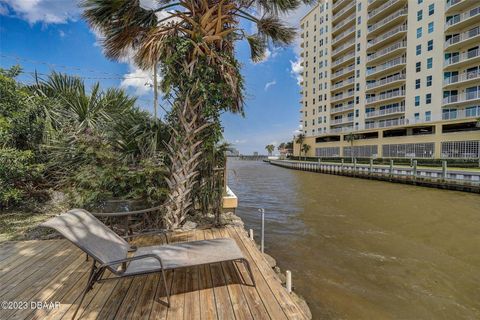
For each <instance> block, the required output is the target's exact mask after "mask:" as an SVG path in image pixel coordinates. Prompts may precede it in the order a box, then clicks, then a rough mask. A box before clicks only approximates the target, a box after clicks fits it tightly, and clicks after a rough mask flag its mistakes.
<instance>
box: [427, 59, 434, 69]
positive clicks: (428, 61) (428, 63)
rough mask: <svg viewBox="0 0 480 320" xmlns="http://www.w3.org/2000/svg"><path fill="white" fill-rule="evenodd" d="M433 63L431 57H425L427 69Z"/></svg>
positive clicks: (430, 67)
mask: <svg viewBox="0 0 480 320" xmlns="http://www.w3.org/2000/svg"><path fill="white" fill-rule="evenodd" d="M432 65H433V58H428V59H427V69H432Z"/></svg>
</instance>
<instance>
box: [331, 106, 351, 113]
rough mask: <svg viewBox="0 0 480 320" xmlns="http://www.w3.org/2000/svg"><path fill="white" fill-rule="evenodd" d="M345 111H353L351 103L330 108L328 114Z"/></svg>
mask: <svg viewBox="0 0 480 320" xmlns="http://www.w3.org/2000/svg"><path fill="white" fill-rule="evenodd" d="M347 111H353V103H350V104H347V105H346V106H342V107H336V108H332V109H330V114H337V113H342V112H347Z"/></svg>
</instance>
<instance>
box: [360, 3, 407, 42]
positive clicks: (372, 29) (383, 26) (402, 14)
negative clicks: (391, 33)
mask: <svg viewBox="0 0 480 320" xmlns="http://www.w3.org/2000/svg"><path fill="white" fill-rule="evenodd" d="M407 16H408V9H406V8H405V9H402V10H399V11H396V12H394V13H392V14H391V15H389V16H388V17H385V18H383V19H382V20H380V21H378V22H377V23H375V24H372V25H370V26H368V32H369V33H368V35H369V36H374V35H377V34H379V33H381V32H383V31H385V30H387V29H388V28H390V27H393V26H396V25H399V24H401V22H403V21H404V20H405V19H406V18H407Z"/></svg>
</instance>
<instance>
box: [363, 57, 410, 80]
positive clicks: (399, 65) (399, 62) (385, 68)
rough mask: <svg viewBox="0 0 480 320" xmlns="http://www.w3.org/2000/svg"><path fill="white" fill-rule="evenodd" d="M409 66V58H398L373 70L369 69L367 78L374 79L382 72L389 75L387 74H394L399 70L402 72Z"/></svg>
mask: <svg viewBox="0 0 480 320" xmlns="http://www.w3.org/2000/svg"><path fill="white" fill-rule="evenodd" d="M406 64H407V58H405V57H398V58H395V59H393V60H390V61H388V62H385V63H383V64H380V65H378V66H375V67H373V68H370V69H367V74H366V78H367V79H368V78H372V77H374V76H377V75H378V74H379V73H380V72H382V73H387V72H394V71H397V70H401V69H403V68H404V67H405V65H406Z"/></svg>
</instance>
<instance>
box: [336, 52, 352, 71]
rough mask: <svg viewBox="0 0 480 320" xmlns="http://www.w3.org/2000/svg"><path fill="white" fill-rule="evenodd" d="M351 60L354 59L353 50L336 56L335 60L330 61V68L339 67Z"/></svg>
mask: <svg viewBox="0 0 480 320" xmlns="http://www.w3.org/2000/svg"><path fill="white" fill-rule="evenodd" d="M353 60H355V51H352V52H350V53H348V54H346V55H344V56H342V57H340V58H338V59H337V60H334V61H332V68H338V67H341V66H342V65H344V64H348V63H350V62H352V61H353Z"/></svg>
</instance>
